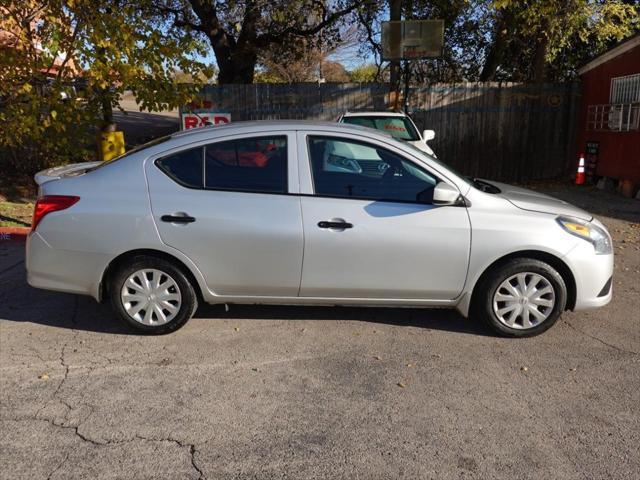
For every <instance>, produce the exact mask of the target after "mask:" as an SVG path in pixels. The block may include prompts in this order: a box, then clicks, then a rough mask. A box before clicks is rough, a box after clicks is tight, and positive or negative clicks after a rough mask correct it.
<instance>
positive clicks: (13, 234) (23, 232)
mask: <svg viewBox="0 0 640 480" xmlns="http://www.w3.org/2000/svg"><path fill="white" fill-rule="evenodd" d="M30 231H31V229H30V228H27V227H0V245H2V244H5V243H23V242H25V241H26V240H27V235H28V234H29V232H30Z"/></svg>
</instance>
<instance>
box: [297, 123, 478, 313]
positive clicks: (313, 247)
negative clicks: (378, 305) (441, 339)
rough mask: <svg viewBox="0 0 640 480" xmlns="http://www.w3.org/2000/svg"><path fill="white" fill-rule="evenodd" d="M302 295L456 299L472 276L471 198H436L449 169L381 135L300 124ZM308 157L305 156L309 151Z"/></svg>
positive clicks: (364, 300)
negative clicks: (440, 172) (436, 167)
mask: <svg viewBox="0 0 640 480" xmlns="http://www.w3.org/2000/svg"><path fill="white" fill-rule="evenodd" d="M298 150H299V152H298V155H299V157H300V175H301V192H302V193H303V194H304V195H303V197H302V214H303V222H304V234H305V248H304V262H303V267H302V283H301V288H300V296H301V297H323V298H334V297H335V298H351V299H362V300H363V302H366V301H367V300H369V299H382V300H392V299H415V300H434V301H442V300H451V299H454V298H455V297H456V296H457V295H459V294H460V293H461V291H462V288H463V286H464V283H465V279H466V273H467V266H468V261H469V252H470V241H471V232H470V222H469V217H468V214H467V211H466V208H465V207H464V206H436V205H433V204H432V202H431V200H432V197H433V188H434V187H435V185H436V183H437V182H438V181H440V180H442V179H441V178H438V177H437V176H436V175H435V174H434V173H432V172H430V171H429V170H428V169H427V168H426V167H425V166H424V165H421V164H418V163H416V162H415V161H414V160H412V159H411V158H408V156H406V154H405V155H403V154H402V153H401V152H399V151H397V150H394V149H393V147H392V146H386V145H383V144H381V143H380V142H376V141H373V140H369V139H367V137H361V136H357V135H349V134H337V133H326V134H319V133H318V134H315V133H311V132H299V134H298ZM305 157H306V160H305Z"/></svg>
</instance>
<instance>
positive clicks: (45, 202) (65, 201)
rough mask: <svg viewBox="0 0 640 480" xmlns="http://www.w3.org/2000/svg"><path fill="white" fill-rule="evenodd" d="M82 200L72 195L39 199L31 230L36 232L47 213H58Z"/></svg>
mask: <svg viewBox="0 0 640 480" xmlns="http://www.w3.org/2000/svg"><path fill="white" fill-rule="evenodd" d="M78 200H80V197H74V196H71V195H45V196H44V197H40V198H38V200H37V201H36V206H35V208H34V209H33V220H32V221H31V230H35V229H36V227H37V226H38V223H40V220H42V219H43V217H44V216H45V215H46V214H47V213H51V212H57V211H59V210H64V209H65V208H69V207H70V206H71V205H73V204H74V203H76V202H77V201H78Z"/></svg>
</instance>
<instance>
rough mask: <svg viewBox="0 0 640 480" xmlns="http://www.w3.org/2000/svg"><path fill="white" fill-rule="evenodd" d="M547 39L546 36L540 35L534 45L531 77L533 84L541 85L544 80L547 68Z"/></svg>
mask: <svg viewBox="0 0 640 480" xmlns="http://www.w3.org/2000/svg"><path fill="white" fill-rule="evenodd" d="M548 44H549V39H548V38H547V36H546V35H544V34H543V35H542V36H541V37H540V38H539V39H538V42H537V43H536V51H535V53H534V56H533V75H532V80H533V81H534V83H542V82H544V81H545V80H546V66H547V46H548Z"/></svg>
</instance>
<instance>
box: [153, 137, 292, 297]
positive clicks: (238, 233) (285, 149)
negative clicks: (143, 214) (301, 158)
mask: <svg viewBox="0 0 640 480" xmlns="http://www.w3.org/2000/svg"><path fill="white" fill-rule="evenodd" d="M295 145H296V138H295V134H293V133H291V132H270V133H263V134H245V135H243V136H233V137H224V138H221V139H219V140H215V141H209V142H206V143H204V142H200V143H198V144H196V145H193V146H188V147H181V148H180V149H177V150H176V151H173V152H168V153H167V154H164V155H162V156H159V157H156V158H153V159H149V161H147V165H146V172H147V178H148V182H149V194H150V198H151V208H152V212H153V216H154V220H155V222H156V225H157V227H158V232H159V234H160V237H161V239H162V241H163V242H164V243H166V244H167V245H169V246H171V247H173V248H176V249H178V250H180V251H181V252H182V253H184V254H185V255H186V256H188V257H189V258H190V259H191V260H192V261H193V262H194V263H195V264H196V265H197V266H198V268H199V269H200V270H201V272H202V274H203V276H204V278H205V280H206V282H207V286H208V287H209V289H210V290H211V291H213V292H214V293H215V294H216V295H221V296H226V297H228V296H251V297H270V296H278V297H289V296H293V297H295V296H297V294H298V289H299V286H300V271H301V267H302V249H303V236H302V217H301V211H300V199H299V197H298V196H295V195H290V194H289V193H290V192H294V193H295V192H297V189H298V174H297V163H296V161H295V151H296V146H295Z"/></svg>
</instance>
